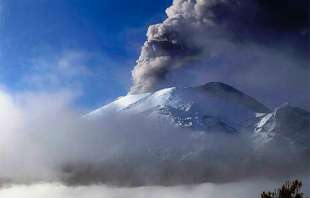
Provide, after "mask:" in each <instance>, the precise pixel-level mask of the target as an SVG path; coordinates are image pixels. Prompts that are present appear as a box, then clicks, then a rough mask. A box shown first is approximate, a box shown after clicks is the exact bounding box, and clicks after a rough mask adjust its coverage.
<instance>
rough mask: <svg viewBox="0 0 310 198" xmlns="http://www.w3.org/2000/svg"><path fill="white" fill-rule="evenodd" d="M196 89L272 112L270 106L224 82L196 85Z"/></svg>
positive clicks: (265, 111)
mask: <svg viewBox="0 0 310 198" xmlns="http://www.w3.org/2000/svg"><path fill="white" fill-rule="evenodd" d="M196 89H199V90H203V91H204V92H206V93H207V94H209V95H213V96H217V97H220V98H224V99H228V100H231V101H234V102H236V103H239V104H243V105H245V106H247V107H248V108H251V109H253V110H254V111H256V112H257V113H269V112H271V110H270V109H269V108H268V107H266V106H265V105H264V104H262V103H260V102H258V101H257V100H256V99H254V98H253V97H251V96H249V95H247V94H245V93H243V92H241V91H240V90H238V89H236V88H234V87H232V86H230V85H228V84H225V83H222V82H209V83H206V84H205V85H202V86H198V87H196Z"/></svg>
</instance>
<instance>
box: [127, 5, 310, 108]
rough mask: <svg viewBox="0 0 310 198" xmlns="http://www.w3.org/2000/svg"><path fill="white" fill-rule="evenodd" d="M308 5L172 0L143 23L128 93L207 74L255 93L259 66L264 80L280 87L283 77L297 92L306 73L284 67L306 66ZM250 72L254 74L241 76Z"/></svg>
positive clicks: (306, 68) (306, 70)
mask: <svg viewBox="0 0 310 198" xmlns="http://www.w3.org/2000/svg"><path fill="white" fill-rule="evenodd" d="M308 7H309V2H308V1H306V0H301V1H298V2H296V1H293V0H286V1H284V2H283V1H278V0H272V1H264V0H263V1H259V0H250V1H242V0H174V1H173V5H172V6H170V7H169V8H168V9H167V10H166V13H167V19H166V20H165V21H163V22H162V23H160V24H156V25H151V26H150V27H149V29H148V32H147V41H146V42H145V43H144V46H143V47H142V50H141V54H140V57H139V59H138V60H137V65H136V66H135V68H134V69H133V71H132V76H133V86H132V88H131V93H141V92H149V91H154V90H157V89H160V88H163V87H168V86H184V84H185V86H188V85H189V84H203V83H205V82H206V81H212V80H214V78H216V80H218V81H222V82H227V81H228V83H230V84H233V85H235V84H236V83H239V84H241V85H243V86H244V87H241V88H242V89H246V90H255V91H254V92H255V93H257V92H261V91H262V90H264V88H262V86H261V84H262V83H261V82H260V83H259V82H258V81H257V80H256V79H259V78H260V79H262V78H264V77H265V76H266V75H264V74H265V73H266V70H267V72H268V73H269V76H270V79H271V80H270V81H271V82H270V81H268V82H266V83H265V84H264V85H263V86H264V87H271V88H270V89H272V90H273V91H274V90H280V91H279V93H281V92H283V89H282V87H281V85H280V83H278V81H279V79H284V78H285V79H287V78H289V79H290V80H288V81H290V82H289V83H287V84H286V85H285V87H287V88H288V89H287V90H285V91H286V92H289V93H292V92H294V93H297V91H296V88H297V89H299V88H303V89H305V88H306V86H307V85H308V84H309V78H308V77H307V76H305V77H301V78H295V77H294V76H295V75H290V74H291V73H292V72H293V73H297V75H299V74H300V75H302V74H303V73H309V64H308V63H309V59H308V56H307V54H308V52H309V26H308V25H309V16H308ZM223 71H226V73H225V72H223ZM257 71H261V72H257ZM279 71H280V74H279ZM228 73H229V76H228V77H227V74H228ZM253 73H256V76H258V77H256V78H255V80H252V79H251V78H249V79H247V80H245V79H244V78H243V77H242V76H250V75H252V74H253ZM262 73H264V74H262ZM193 79H197V80H193ZM244 81H245V82H244ZM246 85H248V86H250V87H246ZM264 91H265V93H266V90H264ZM256 95H258V96H261V95H263V94H261V95H260V94H256ZM279 97H281V96H279ZM269 99H270V98H269ZM281 99H283V98H281ZM307 99H309V97H307ZM307 99H304V100H303V101H302V102H303V103H307V102H306V101H307ZM299 102H300V101H299ZM308 106H309V104H308Z"/></svg>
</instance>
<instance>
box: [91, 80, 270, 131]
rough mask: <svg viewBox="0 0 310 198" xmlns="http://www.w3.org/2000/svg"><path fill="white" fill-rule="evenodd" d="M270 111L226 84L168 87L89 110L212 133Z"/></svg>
mask: <svg viewBox="0 0 310 198" xmlns="http://www.w3.org/2000/svg"><path fill="white" fill-rule="evenodd" d="M269 112H270V110H269V109H268V108H267V107H266V106H264V105H263V104H261V103H259V102H258V101H256V100H255V99H254V98H252V97H250V96H248V95H246V94H244V93H242V92H241V91H239V90H237V89H235V88H233V87H231V86H229V85H226V84H224V83H219V82H212V83H207V84H205V85H203V86H200V87H187V88H175V87H173V88H167V89H162V90H159V91H157V92H154V93H145V94H139V95H127V96H124V97H120V98H118V99H117V100H116V101H114V102H112V103H110V104H108V105H105V106H104V107H102V108H100V109H97V110H96V111H94V112H91V113H89V114H88V115H87V116H86V117H87V118H88V119H93V120H97V119H101V118H102V117H104V116H107V115H109V114H110V113H122V114H123V113H130V114H135V113H145V114H147V115H148V116H150V117H152V118H156V119H160V120H163V119H164V120H167V121H169V122H172V123H174V124H175V125H176V126H178V127H189V128H192V129H194V130H202V131H212V132H218V131H221V132H223V131H224V132H229V133H231V132H237V131H238V130H239V129H240V128H242V127H243V126H244V125H245V124H246V123H248V122H249V121H253V120H256V114H257V113H269Z"/></svg>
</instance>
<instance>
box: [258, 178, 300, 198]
mask: <svg viewBox="0 0 310 198" xmlns="http://www.w3.org/2000/svg"><path fill="white" fill-rule="evenodd" d="M301 187H302V182H301V181H298V180H295V181H292V182H289V181H288V182H286V183H285V184H284V185H283V186H282V187H281V188H279V189H277V190H275V192H263V193H262V194H261V198H303V197H304V194H303V193H302V192H300V189H301Z"/></svg>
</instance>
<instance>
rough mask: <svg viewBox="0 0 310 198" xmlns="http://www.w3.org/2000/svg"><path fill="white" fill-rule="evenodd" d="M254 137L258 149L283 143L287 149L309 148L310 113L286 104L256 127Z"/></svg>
mask: <svg viewBox="0 0 310 198" xmlns="http://www.w3.org/2000/svg"><path fill="white" fill-rule="evenodd" d="M254 137H255V141H256V145H257V146H258V147H260V146H262V145H263V146H264V145H266V144H268V143H269V144H270V143H274V141H277V142H279V141H281V142H282V144H283V145H286V146H287V147H290V146H296V145H298V146H299V147H305V148H307V147H309V146H308V145H309V142H310V113H309V112H307V111H305V110H303V109H300V108H297V107H292V106H290V105H289V104H284V105H282V106H280V107H278V108H276V109H275V110H274V111H273V112H271V113H268V114H265V115H263V116H262V117H261V119H260V121H259V122H258V123H257V124H256V125H255V130H254Z"/></svg>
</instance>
